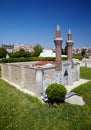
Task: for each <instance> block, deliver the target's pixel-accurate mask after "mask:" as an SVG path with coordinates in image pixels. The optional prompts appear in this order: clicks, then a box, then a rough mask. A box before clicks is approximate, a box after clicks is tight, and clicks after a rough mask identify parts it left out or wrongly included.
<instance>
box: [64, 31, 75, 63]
mask: <svg viewBox="0 0 91 130" xmlns="http://www.w3.org/2000/svg"><path fill="white" fill-rule="evenodd" d="M73 43H74V42H73V40H72V33H71V31H70V29H69V32H68V40H67V42H66V45H67V53H68V60H69V61H72V47H73Z"/></svg>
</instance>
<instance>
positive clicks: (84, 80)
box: [65, 79, 89, 92]
mask: <svg viewBox="0 0 91 130" xmlns="http://www.w3.org/2000/svg"><path fill="white" fill-rule="evenodd" d="M88 81H89V80H86V79H80V80H79V81H75V82H74V83H73V85H68V86H67V85H66V86H65V87H66V89H67V92H70V91H71V90H72V89H74V88H76V87H78V86H80V85H81V84H85V83H87V82H88Z"/></svg>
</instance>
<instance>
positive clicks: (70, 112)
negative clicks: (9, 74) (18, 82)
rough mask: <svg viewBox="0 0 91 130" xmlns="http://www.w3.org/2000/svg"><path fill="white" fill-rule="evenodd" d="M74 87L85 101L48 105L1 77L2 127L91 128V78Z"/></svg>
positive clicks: (11, 129) (14, 129)
mask: <svg viewBox="0 0 91 130" xmlns="http://www.w3.org/2000/svg"><path fill="white" fill-rule="evenodd" d="M81 69H82V68H81ZM90 70H91V69H90ZM81 71H82V70H81ZM83 71H85V69H84V70H83ZM83 71H82V72H83ZM82 72H81V73H82ZM86 74H87V75H88V73H86ZM74 91H76V93H77V94H78V95H80V96H82V97H83V98H84V100H85V102H86V105H84V106H78V105H70V104H67V103H64V104H60V105H58V106H56V107H48V106H46V105H45V104H43V103H41V102H40V101H39V100H38V99H37V98H35V97H31V96H29V95H27V94H24V93H22V92H20V91H19V90H17V89H15V88H14V87H13V86H11V85H9V84H8V83H6V82H5V81H3V80H1V79H0V130H91V82H88V83H86V84H84V85H81V86H80V87H78V88H76V89H74Z"/></svg>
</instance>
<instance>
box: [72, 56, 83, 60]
mask: <svg viewBox="0 0 91 130" xmlns="http://www.w3.org/2000/svg"><path fill="white" fill-rule="evenodd" d="M83 57H84V56H82V55H74V56H73V58H75V59H79V60H82V59H83Z"/></svg>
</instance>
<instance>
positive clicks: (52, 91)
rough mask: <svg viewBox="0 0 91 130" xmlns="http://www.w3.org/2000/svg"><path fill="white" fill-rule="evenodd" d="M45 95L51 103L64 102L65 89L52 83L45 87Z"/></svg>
mask: <svg viewBox="0 0 91 130" xmlns="http://www.w3.org/2000/svg"><path fill="white" fill-rule="evenodd" d="M46 94H47V96H48V99H49V101H50V102H51V103H54V102H56V103H59V102H64V97H65V94H66V88H65V87H64V86H63V85H61V84H57V83H53V84H50V85H49V86H48V87H47V89H46Z"/></svg>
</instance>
